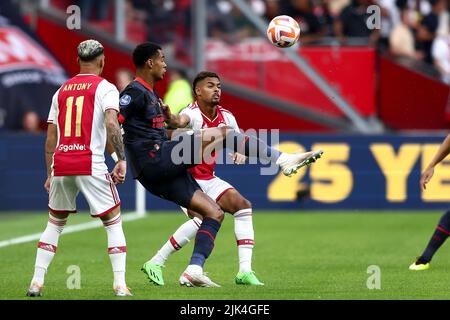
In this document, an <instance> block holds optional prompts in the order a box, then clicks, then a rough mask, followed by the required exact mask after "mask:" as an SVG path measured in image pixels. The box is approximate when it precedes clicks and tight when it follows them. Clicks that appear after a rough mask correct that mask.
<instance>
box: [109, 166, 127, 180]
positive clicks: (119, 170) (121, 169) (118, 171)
mask: <svg viewBox="0 0 450 320" xmlns="http://www.w3.org/2000/svg"><path fill="white" fill-rule="evenodd" d="M126 174H127V163H126V161H124V160H119V161H118V162H117V163H116V166H115V167H114V169H113V171H112V172H111V177H112V179H113V181H114V183H115V184H121V183H124V182H125V176H126Z"/></svg>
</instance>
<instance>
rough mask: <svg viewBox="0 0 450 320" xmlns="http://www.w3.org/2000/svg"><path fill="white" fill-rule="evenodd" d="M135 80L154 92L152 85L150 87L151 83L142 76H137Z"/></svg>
mask: <svg viewBox="0 0 450 320" xmlns="http://www.w3.org/2000/svg"><path fill="white" fill-rule="evenodd" d="M134 80H136V81H137V82H139V83H140V84H142V85H143V86H144V87H146V88H147V89H148V90H150V91H151V93H153V89H152V87H150V85H149V84H148V83H147V82H145V81H144V79H142V78H141V77H136V78H135V79H134Z"/></svg>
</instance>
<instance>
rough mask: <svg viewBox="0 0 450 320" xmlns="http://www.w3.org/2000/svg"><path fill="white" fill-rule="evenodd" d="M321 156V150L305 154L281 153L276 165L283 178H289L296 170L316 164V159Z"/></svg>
mask: <svg viewBox="0 0 450 320" xmlns="http://www.w3.org/2000/svg"><path fill="white" fill-rule="evenodd" d="M322 154H323V151H322V150H317V151H309V152H305V153H303V152H297V153H282V154H281V155H280V157H279V158H278V160H277V162H276V164H277V165H278V166H279V167H280V168H281V170H282V171H283V174H284V175H285V176H288V177H290V176H291V175H292V174H294V173H297V170H298V169H300V168H302V167H304V166H309V165H310V164H311V163H314V162H316V160H317V159H320V158H321V157H322Z"/></svg>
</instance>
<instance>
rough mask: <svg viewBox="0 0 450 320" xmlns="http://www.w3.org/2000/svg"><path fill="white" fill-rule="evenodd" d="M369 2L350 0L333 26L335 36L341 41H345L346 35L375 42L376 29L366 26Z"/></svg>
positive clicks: (371, 42) (367, 0)
mask: <svg viewBox="0 0 450 320" xmlns="http://www.w3.org/2000/svg"><path fill="white" fill-rule="evenodd" d="M370 4H371V2H370V0H352V3H351V4H350V5H348V6H347V7H345V8H344V9H343V10H342V12H341V14H340V15H339V17H338V19H337V20H336V21H335V26H334V29H335V33H336V36H337V37H339V38H340V40H341V41H343V42H345V38H346V37H350V38H352V37H358V38H368V39H369V44H374V43H376V40H377V36H378V32H377V30H376V29H374V30H371V29H369V28H368V27H367V19H368V18H369V16H370V15H369V14H368V13H367V8H368V6H369V5H370Z"/></svg>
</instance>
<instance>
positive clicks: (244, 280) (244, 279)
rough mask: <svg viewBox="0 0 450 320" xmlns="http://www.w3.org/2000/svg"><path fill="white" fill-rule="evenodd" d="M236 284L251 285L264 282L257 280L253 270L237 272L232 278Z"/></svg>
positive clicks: (261, 284) (260, 284) (259, 284)
mask: <svg viewBox="0 0 450 320" xmlns="http://www.w3.org/2000/svg"><path fill="white" fill-rule="evenodd" d="M234 280H235V282H236V284H245V285H251V286H263V285H264V283H262V282H261V281H259V280H258V278H257V277H256V275H255V271H248V272H239V273H238V274H237V275H236V278H235V279H234Z"/></svg>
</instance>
